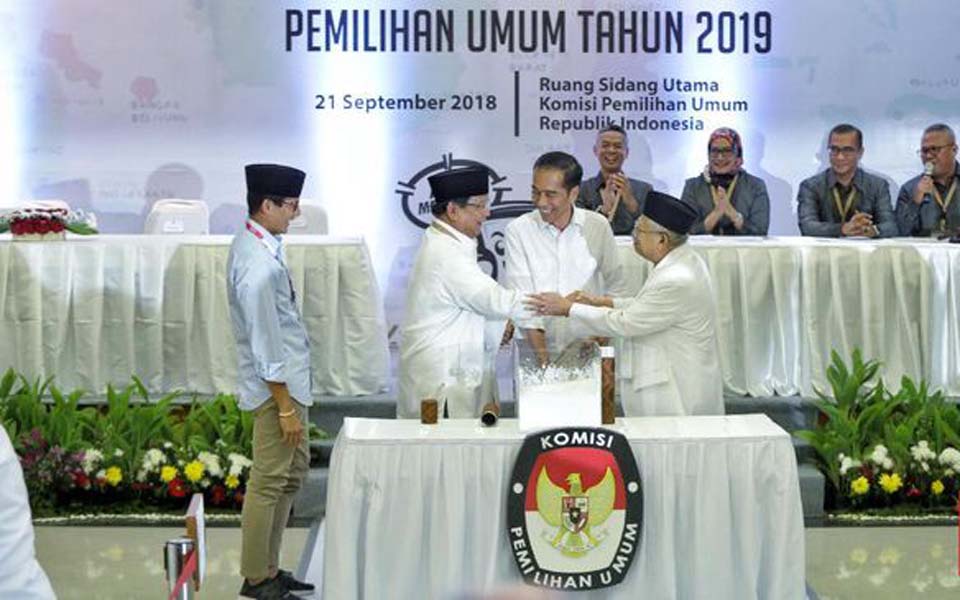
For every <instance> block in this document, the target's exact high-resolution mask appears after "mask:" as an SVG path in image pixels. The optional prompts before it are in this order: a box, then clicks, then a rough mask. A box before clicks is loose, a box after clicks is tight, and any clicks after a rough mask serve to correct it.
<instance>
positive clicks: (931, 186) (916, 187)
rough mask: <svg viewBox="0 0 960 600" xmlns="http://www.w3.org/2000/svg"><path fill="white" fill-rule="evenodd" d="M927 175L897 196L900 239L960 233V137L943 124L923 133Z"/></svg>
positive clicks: (917, 177) (924, 161)
mask: <svg viewBox="0 0 960 600" xmlns="http://www.w3.org/2000/svg"><path fill="white" fill-rule="evenodd" d="M919 154H920V160H921V161H923V175H917V176H916V177H914V178H913V179H911V180H910V181H908V182H906V183H905V184H903V187H901V188H900V194H899V195H898V196H897V213H896V217H897V225H898V226H899V228H900V235H914V236H922V237H927V236H930V235H944V234H946V235H951V234H957V233H958V232H960V202H958V201H957V200H956V195H957V179H958V178H960V168H958V165H957V137H956V136H955V135H954V133H953V129H951V128H950V127H949V126H947V125H944V124H943V123H937V124H935V125H931V126H930V127H927V128H926V129H924V130H923V138H921V141H920V151H919Z"/></svg>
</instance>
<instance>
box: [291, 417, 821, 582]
mask: <svg viewBox="0 0 960 600" xmlns="http://www.w3.org/2000/svg"><path fill="white" fill-rule="evenodd" d="M613 428H614V429H617V430H620V431H621V432H622V433H623V434H624V435H625V436H626V437H627V439H628V440H629V442H630V447H631V449H632V450H633V452H634V455H635V457H636V460H637V465H638V467H639V469H640V476H641V480H642V485H643V488H642V489H643V524H642V532H641V540H642V541H641V543H640V548H639V550H638V552H637V554H636V556H635V557H634V563H633V566H632V567H631V569H630V571H629V573H628V574H627V577H626V579H625V580H624V581H623V582H622V583H621V584H620V585H619V586H616V587H614V588H608V589H603V590H596V591H595V592H583V593H581V594H579V595H575V597H578V598H582V597H588V598H604V599H606V598H613V599H621V598H622V599H627V598H630V599H633V598H658V599H662V600H670V599H671V598H715V599H725V598H729V599H731V600H733V599H736V600H750V599H753V598H757V599H759V598H804V597H805V592H804V570H805V569H804V564H805V563H804V560H805V559H804V537H803V536H804V534H803V514H802V509H801V504H800V489H799V483H798V480H797V465H796V458H795V455H794V450H793V445H792V444H791V441H790V436H789V435H788V434H787V433H786V432H785V431H783V430H782V429H781V428H780V427H778V426H777V425H776V424H774V423H773V422H772V421H770V419H769V418H767V417H766V416H765V415H738V416H721V417H686V418H678V417H646V418H631V419H620V420H618V421H617V423H616V424H615V425H614V426H613ZM522 441H523V434H521V433H520V432H519V431H518V430H517V423H516V421H515V420H513V419H502V420H501V421H500V423H499V424H498V426H496V427H493V428H483V427H481V426H480V425H479V423H478V422H477V421H475V420H446V421H442V422H441V423H440V424H439V425H432V426H431V425H421V424H420V423H419V422H418V421H413V420H394V419H390V420H378V419H353V418H348V419H346V420H345V421H344V425H343V428H342V429H341V430H340V434H339V436H338V438H337V441H336V444H335V446H334V449H333V455H332V458H331V463H330V478H329V484H328V488H327V504H326V507H327V510H326V513H327V516H328V518H327V519H326V521H325V525H324V529H325V532H324V536H323V538H322V539H320V540H318V543H317V545H316V548H317V549H319V548H323V551H322V552H323V557H322V561H321V560H319V559H317V558H315V557H311V560H308V561H307V563H309V565H310V568H309V569H308V573H307V577H308V579H310V580H313V581H322V586H323V598H355V599H361V598H425V599H429V598H453V597H462V596H457V595H456V593H460V592H465V591H466V592H470V593H473V592H480V591H490V590H493V589H498V588H500V587H502V586H505V585H516V584H518V583H519V582H520V581H521V577H520V574H519V571H518V570H517V567H516V564H515V563H514V559H513V556H512V554H511V551H510V544H509V540H508V535H507V529H506V519H507V516H506V499H507V494H508V493H509V490H510V474H511V470H512V468H513V463H514V460H515V458H516V456H517V453H518V452H519V449H520V445H521V443H522ZM321 564H322V573H318V572H317V571H318V570H319V565H321ZM321 575H322V576H321ZM564 597H566V595H564Z"/></svg>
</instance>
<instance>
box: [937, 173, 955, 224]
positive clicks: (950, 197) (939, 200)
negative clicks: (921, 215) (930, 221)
mask: <svg viewBox="0 0 960 600" xmlns="http://www.w3.org/2000/svg"><path fill="white" fill-rule="evenodd" d="M956 191H957V178H956V177H954V178H953V183H951V184H950V189H949V190H947V198H946V200H944V198H943V196H941V195H940V190H938V189H937V186H933V199H934V200H936V201H937V204H939V205H940V210H942V211H943V218H942V219H940V230H941V231H943V230H946V228H947V209H948V208H950V203H951V202H953V196H954V195H955V193H956Z"/></svg>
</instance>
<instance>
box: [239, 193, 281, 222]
mask: <svg viewBox="0 0 960 600" xmlns="http://www.w3.org/2000/svg"><path fill="white" fill-rule="evenodd" d="M267 200H269V201H271V202H273V203H274V204H283V201H284V198H281V197H280V196H269V195H264V194H257V193H255V192H247V213H248V214H249V215H250V216H251V217H252V216H253V215H255V214H257V213H258V212H260V207H261V206H263V203H264V202H266V201H267Z"/></svg>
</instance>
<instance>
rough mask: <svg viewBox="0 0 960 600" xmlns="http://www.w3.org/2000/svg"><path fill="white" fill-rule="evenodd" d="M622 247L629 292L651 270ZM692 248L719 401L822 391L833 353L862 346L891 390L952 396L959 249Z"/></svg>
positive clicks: (759, 243) (920, 243)
mask: <svg viewBox="0 0 960 600" xmlns="http://www.w3.org/2000/svg"><path fill="white" fill-rule="evenodd" d="M618 242H619V249H620V257H621V260H622V261H623V264H624V265H625V268H626V272H627V279H628V281H629V282H630V284H631V285H632V286H633V291H637V290H639V289H640V286H641V285H642V284H643V281H644V280H645V279H646V276H647V273H648V271H649V265H650V263H648V262H647V261H645V260H644V259H642V258H640V257H639V256H638V255H637V254H636V253H635V252H634V251H633V247H632V244H631V243H630V242H629V240H627V239H626V238H620V239H618ZM690 244H691V245H692V246H693V247H694V248H695V249H696V250H697V251H698V252H699V253H700V254H701V256H703V258H704V260H706V262H707V266H708V268H709V269H710V273H711V275H712V279H713V284H714V288H715V292H716V302H717V310H718V316H719V331H718V335H719V338H720V350H721V366H722V368H723V379H724V387H725V388H726V390H727V392H729V393H733V394H745V395H750V396H772V395H774V394H780V395H788V394H798V393H799V394H803V395H805V396H813V395H814V389H815V388H817V389H820V390H822V391H824V392H827V393H829V390H830V388H829V383H828V382H827V378H826V366H827V365H828V364H829V362H830V350H831V349H836V350H837V352H839V353H840V355H841V356H842V357H844V359H845V360H847V361H849V359H850V355H851V353H852V351H853V349H854V348H860V349H861V350H862V352H863V356H864V358H865V359H870V358H874V359H878V360H880V361H881V362H882V363H883V370H882V371H881V373H882V375H883V377H884V378H885V380H886V381H887V383H888V384H889V386H890V388H892V389H893V390H894V391H896V390H898V389H899V388H900V378H901V377H902V376H903V375H909V376H910V377H912V378H914V379H915V380H918V379H920V378H924V379H926V380H927V381H928V382H929V383H930V384H931V385H932V386H933V387H934V389H937V388H939V389H942V390H944V392H946V393H947V394H948V395H950V396H960V245H956V244H949V243H946V242H936V241H926V240H915V239H889V240H877V241H873V240H837V239H817V238H802V237H788V238H767V239H761V238H722V237H703V236H697V237H693V238H691V241H690ZM623 350H624V352H628V351H629V349H628V348H624V349H623ZM626 358H627V357H626V355H624V356H623V360H621V361H619V364H620V365H626V364H629V361H628V360H626ZM621 376H622V377H628V374H627V373H626V372H624V371H621Z"/></svg>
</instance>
